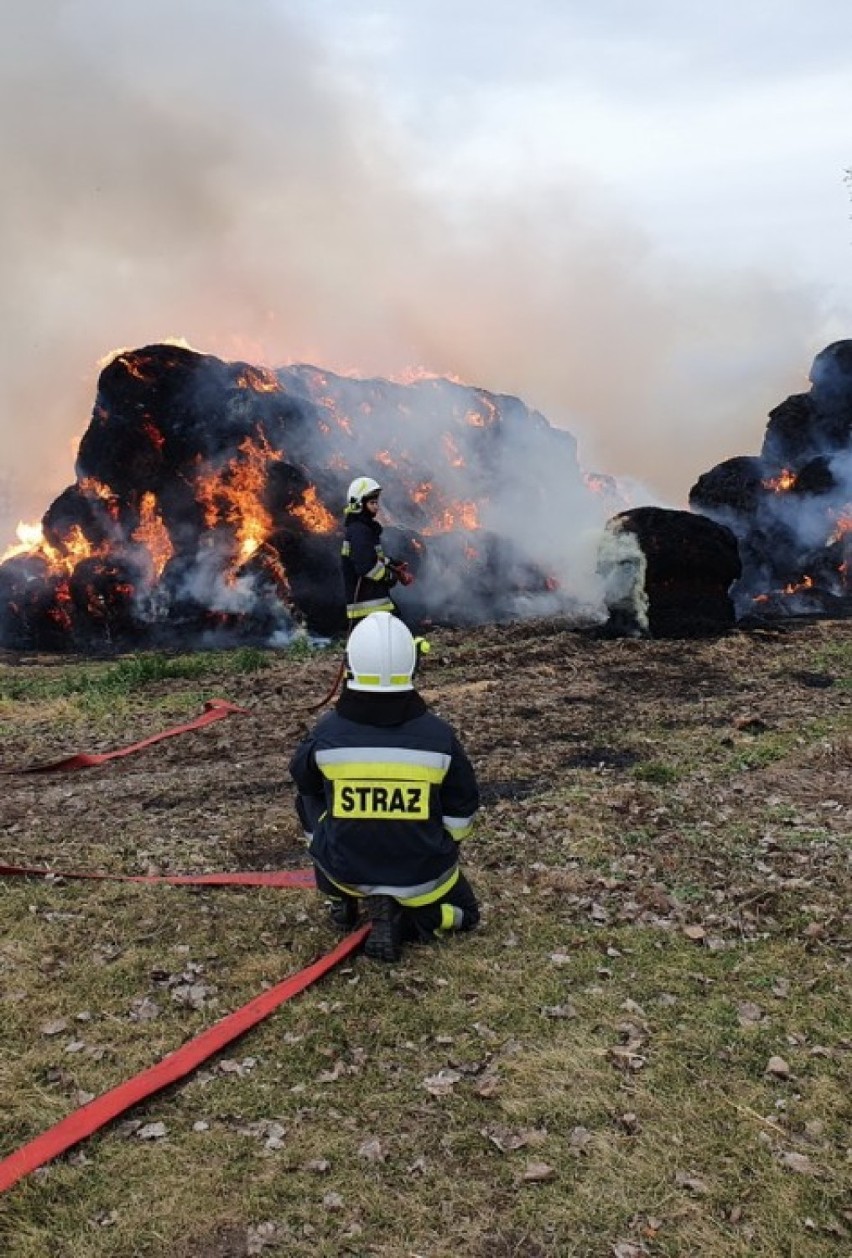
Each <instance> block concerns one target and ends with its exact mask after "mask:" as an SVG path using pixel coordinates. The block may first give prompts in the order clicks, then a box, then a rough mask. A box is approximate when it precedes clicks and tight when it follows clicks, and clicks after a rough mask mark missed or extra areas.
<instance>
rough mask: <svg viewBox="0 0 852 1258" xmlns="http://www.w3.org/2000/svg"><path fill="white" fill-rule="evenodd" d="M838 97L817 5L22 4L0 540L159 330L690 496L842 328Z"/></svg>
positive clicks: (842, 117) (11, 49)
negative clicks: (359, 381)
mask: <svg viewBox="0 0 852 1258" xmlns="http://www.w3.org/2000/svg"><path fill="white" fill-rule="evenodd" d="M850 117H852V8H850V9H847V6H846V5H845V4H841V3H837V4H832V3H827V2H826V0H813V2H812V3H811V4H809V5H808V6H807V9H806V7H805V6H804V5H801V4H798V3H795V4H794V3H781V4H771V5H770V4H769V3H766V4H758V3H755V2H754V0H745V2H744V3H737V4H733V3H724V4H723V3H719V4H716V5H714V6H712V9H711V7H710V6H706V5H703V4H701V5H699V4H688V5H687V4H675V3H662V2H658V3H646V4H634V3H628V2H627V0H624V2H622V3H615V2H614V0H596V2H595V3H592V2H591V0H590V2H589V3H583V4H579V3H571V2H570V0H552V2H550V3H548V2H546V0H529V3H527V4H525V5H518V4H511V5H510V4H508V3H495V2H492V3H488V4H486V3H484V2H481V3H480V2H477V3H464V2H462V3H455V4H450V3H445V0H433V2H431V3H430V2H426V3H419V4H416V3H411V2H410V0H398V2H397V3H394V4H373V5H371V4H364V3H361V2H360V0H145V2H144V3H140V4H130V3H124V2H123V0H122V2H120V3H119V2H117V0H6V3H5V4H4V38H3V40H2V42H0V161H2V169H3V175H4V197H3V199H2V201H0V262H2V268H3V276H4V283H3V285H2V288H0V332H1V333H2V335H0V549H2V545H3V543H4V541H5V537H4V532H8V531H9V530H10V529H11V527H12V526H13V524H14V520H15V519H17V517H18V516H24V517H26V518H30V519H31V518H34V517H37V516H39V515H40V514H41V513H42V511H43V510H44V509H45V507H46V506H47V505H48V502H49V500H50V498H51V497H52V496H53V495H55V494H56V493H57V492H59V490H61V489H62V488H63V487H64V485H66V484H67V483H69V481H70V480H71V479H72V477H73V449H74V446H75V443H76V441H77V440H78V439H79V437H80V435H81V434H82V431H83V430H84V428H85V426H86V424H87V423H88V418H89V413H90V409H91V405H92V400H93V396H94V387H95V382H96V380H97V372H98V360H99V359H101V358H102V357H103V356H105V355H107V354H108V353H109V352H110V351H111V350H113V349H115V348H118V347H121V346H132V345H140V344H144V343H147V342H150V341H153V340H160V339H163V338H166V337H170V336H182V337H185V338H186V339H187V340H188V341H189V342H190V343H191V344H193V345H194V346H196V347H197V348H199V349H203V350H208V351H210V352H213V353H219V354H222V355H223V356H226V357H246V358H249V359H252V360H254V361H258V362H266V363H270V364H272V365H275V364H280V363H285V362H288V361H298V360H302V361H313V362H316V363H318V364H319V365H320V366H323V365H324V366H328V367H330V368H333V369H338V370H356V371H362V372H364V373H367V374H380V373H384V374H393V373H397V372H401V371H403V370H404V369H406V368H408V367H422V368H426V369H429V370H432V371H436V372H446V373H451V374H454V375H456V376H459V377H460V378H462V379H464V380H467V381H468V382H470V383H471V384H476V385H481V386H483V387H485V388H491V389H494V390H495V391H506V392H512V393H516V394H519V395H520V396H522V397H523V398H524V400H525V401H527V402H528V403H529V404H530V405H533V406H537V407H539V408H540V409H541V410H543V411H544V413H545V414H546V415H547V416H548V418H550V419H551V420H552V421H553V422H555V423H559V424H562V425H564V426H566V427H569V428H570V429H571V430H572V431H573V432H574V433H575V434H576V435H577V437H578V439H579V442H580V452H581V457H583V459H584V461H585V463H586V465H587V466H589V467H596V468H598V469H599V470H602V471H609V472H612V473H614V474H616V475H621V476H632V477H635V478H637V479H639V480H640V481H642V482H643V483H644V485H645V486H646V487H647V492H648V494H649V495H654V496H657V497H658V498H660V499H662V500H664V501H671V502H682V501H683V499H684V498H685V495H686V492H687V490H688V488H689V485H690V484H691V483H692V482H693V481H694V480H695V479H696V478H697V476H698V475H699V474H700V473H701V472H702V471H704V470H706V469H707V468H708V467H709V466H711V465H712V464H713V463H714V462H716V461H718V460H719V459H721V458H724V457H727V456H728V455H730V454H734V453H743V452H749V451H751V450H753V449H754V448H755V447H756V446H759V443H760V438H761V435H762V431H763V427H764V425H765V420H766V411H767V410H768V409H769V408H770V407H771V406H773V405H775V404H776V403H777V402H778V401H780V400H781V399H782V398H783V397H784V396H785V395H786V394H787V393H788V392H791V391H793V390H794V389H796V388H799V387H802V385H803V383H804V378H805V375H806V373H807V369H808V367H809V365H810V361H811V359H812V358H813V356H814V354H815V353H816V352H817V351H818V350H819V349H821V348H822V347H823V346H824V345H825V344H826V343H827V342H828V341H829V340H831V339H835V338H837V337H840V336H847V335H852V277H850V261H851V260H852V255H850V249H852V222H850V201H849V195H848V188H847V187H846V185H845V184H844V180H843V174H844V170H845V168H846V166H849V165H852V136H850V134H849V126H848V119H849V118H850ZM9 540H11V538H10V539H9Z"/></svg>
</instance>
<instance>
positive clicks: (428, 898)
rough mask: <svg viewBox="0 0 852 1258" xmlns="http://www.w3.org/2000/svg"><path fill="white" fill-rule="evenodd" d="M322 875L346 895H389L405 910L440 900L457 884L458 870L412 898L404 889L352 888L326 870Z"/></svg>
mask: <svg viewBox="0 0 852 1258" xmlns="http://www.w3.org/2000/svg"><path fill="white" fill-rule="evenodd" d="M323 873H324V874H325V876H326V878H328V880H329V881H330V882H333V883H334V885H335V887H338V888H339V889H340V890H341V891H345V892H346V894H347V895H358V896H363V895H389V896H392V897H393V899H394V900H398V901H399V903H400V904H403V905H405V907H406V908H412V909H413V908H418V907H419V906H420V905H423V904H432V903H433V902H434V901H435V900H440V899H441V897H442V896H445V895H446V894H447V892H448V891H450V890H451V889H452V888H453V887H454V886H455V884H456V883H457V882H458V879H459V873H460V870H459V868H458V866H456V867H455V868H454V869H453V871H452V873H451V874H449V875H448V876H447V877H446V878H442V879H441V880H440V881H438V880H437V879H436V883H437V885H432V886H431V887H429V890H427V891H421V892H420V893H419V894H418V895H412V896H406V894H405V891H406V888H405V887H392V886H389V885H385V884H384V883H382V884H375V883H374V884H371V885H370V886H367V885H366V884H364V883H362V884H361V885H360V886H353V885H351V884H350V883H347V882H340V881H339V880H338V879H337V878H332V876H331V874H330V873H329V872H328V870H327V869H324V870H323ZM426 885H427V886H428V884H426ZM412 890H416V888H412Z"/></svg>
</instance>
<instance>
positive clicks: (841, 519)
mask: <svg viewBox="0 0 852 1258" xmlns="http://www.w3.org/2000/svg"><path fill="white" fill-rule="evenodd" d="M847 533H848V534H849V535H850V537H852V508H850V512H849V515H845V514H844V515H840V516H838V517H837V520H836V526H835V529H834V532H833V533H832V534H831V536H830V537H829V539H828V544H829V546H830V545H831V544H832V542H839V541H842V540H843V538H844V537H846V535H847Z"/></svg>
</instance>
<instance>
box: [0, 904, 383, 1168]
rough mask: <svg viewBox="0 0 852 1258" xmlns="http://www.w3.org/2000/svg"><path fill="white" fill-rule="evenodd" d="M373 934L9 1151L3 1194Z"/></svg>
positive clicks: (364, 931)
mask: <svg viewBox="0 0 852 1258" xmlns="http://www.w3.org/2000/svg"><path fill="white" fill-rule="evenodd" d="M369 932H370V926H369V924H368V925H365V926H361V927H360V928H359V929H358V930H356V931H354V932H353V933H352V934H351V935H347V937H346V938H345V939H343V940H341V942H340V943H339V944H338V945H337V947H336V948H334V949H333V950H332V951H331V952H329V953H326V955H325V956H323V957H320V958H319V960H317V961H314V962H313V964H311V965H308V966H306V967H305V968H304V969H303V970H299V971H297V973H295V974H291V975H290V976H289V978H286V979H283V980H282V982H280V983H278V984H277V985H276V986H275V987H271V988H270V989H269V991H266V992H262V993H261V995H260V996H255V998H254V1000H250V1001H249V1002H248V1004H246V1005H243V1006H242V1008H240V1009H237V1010H236V1012H234V1013H231V1014H229V1015H228V1016H227V1017H225V1018H222V1020H221V1021H220V1022H216V1023H214V1025H213V1026H211V1027H208V1028H207V1030H206V1031H202V1032H201V1034H200V1035H197V1036H196V1037H195V1039H192V1040H190V1041H189V1042H188V1043H187V1044H183V1045H182V1046H181V1047H180V1048H178V1049H176V1050H175V1052H173V1053H169V1055H168V1056H167V1057H164V1058H163V1060H162V1061H160V1062H157V1064H156V1065H154V1066H151V1067H149V1068H148V1069H147V1070H143V1071H142V1073H141V1074H138V1075H135V1076H134V1077H133V1078H132V1079H127V1080H126V1081H125V1082H124V1083H120V1084H119V1085H118V1087H115V1088H112V1089H110V1091H109V1092H104V1093H103V1095H101V1096H98V1097H96V1098H95V1100H94V1101H90V1102H89V1104H88V1105H83V1106H82V1107H81V1108H80V1109H78V1110H75V1111H74V1112H73V1113H71V1114H69V1115H68V1116H67V1117H66V1118H63V1119H62V1120H61V1121H60V1122H58V1123H56V1124H55V1126H53V1127H49V1128H48V1129H47V1131H43V1132H42V1133H41V1135H40V1136H36V1138H35V1139H34V1140H31V1141H29V1143H28V1144H25V1145H22V1146H21V1148H19V1149H16V1150H15V1152H14V1153H10V1154H9V1156H8V1157H6V1158H4V1159H3V1161H2V1162H0V1192H4V1191H5V1190H6V1189H7V1188H11V1187H12V1185H13V1184H16V1183H17V1182H18V1180H19V1179H22V1178H23V1177H24V1175H29V1173H30V1171H34V1170H36V1168H37V1167H39V1166H43V1165H44V1163H45V1162H49V1161H51V1159H53V1158H55V1157H58V1156H59V1155H60V1153H65V1152H66V1150H67V1149H70V1148H72V1146H73V1145H75V1144H78V1143H79V1142H80V1141H81V1140H85V1139H86V1137H87V1136H91V1135H92V1133H93V1132H95V1131H98V1130H99V1129H100V1128H101V1127H104V1126H105V1125H106V1124H107V1123H108V1122H111V1121H112V1119H114V1118H117V1117H118V1115H119V1114H123V1113H124V1112H125V1110H128V1109H130V1108H131V1106H133V1105H138V1104H139V1102H140V1101H143V1100H145V1098H146V1097H149V1096H152V1095H153V1094H154V1093H155V1092H160V1091H162V1089H163V1088H167V1087H168V1086H169V1085H170V1084H172V1083H176V1082H177V1080H178V1079H183V1078H184V1077H185V1076H186V1075H188V1074H190V1073H191V1071H193V1070H195V1068H196V1067H197V1066H199V1065H200V1064H201V1063H202V1062H203V1061H206V1060H207V1058H208V1057H212V1055H213V1054H214V1053H218V1052H219V1050H220V1049H222V1048H224V1047H225V1045H226V1044H230V1043H231V1041H232V1040H235V1039H236V1038H237V1036H240V1035H242V1034H243V1033H244V1032H245V1031H248V1030H249V1029H250V1028H251V1027H253V1026H256V1025H257V1023H258V1022H261V1021H262V1020H263V1019H264V1018H266V1017H268V1016H269V1014H271V1013H272V1012H273V1010H275V1009H277V1008H278V1006H279V1005H281V1004H283V1003H284V1001H285V1000H289V999H290V998H291V996H296V995H298V993H299V992H302V991H304V990H305V988H306V987H310V985H311V984H312V983H315V982H316V981H317V979H319V978H322V976H323V975H324V974H326V973H328V971H329V970H331V969H333V968H334V966H335V965H337V963H338V962H339V961H343V960H344V958H346V957H348V956H349V955H350V954H351V953H353V952H354V951H355V950H356V949H357V948H358V947H360V945H361V943H362V942H363V941H364V939H366V937H367V935H368V934H369Z"/></svg>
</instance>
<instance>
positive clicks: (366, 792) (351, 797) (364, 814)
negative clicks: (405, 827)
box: [331, 780, 429, 821]
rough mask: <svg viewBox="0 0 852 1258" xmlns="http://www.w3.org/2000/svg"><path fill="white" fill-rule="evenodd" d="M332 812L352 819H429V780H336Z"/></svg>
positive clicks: (337, 815) (334, 814) (336, 815)
mask: <svg viewBox="0 0 852 1258" xmlns="http://www.w3.org/2000/svg"><path fill="white" fill-rule="evenodd" d="M331 811H332V815H333V816H335V817H341V818H344V819H345V818H348V819H349V820H350V821H362V820H371V821H375V820H379V819H383V820H385V821H425V820H426V818H427V817H428V816H429V784H428V782H363V781H354V780H353V781H349V782H344V781H339V780H338V781H336V782H335V783H334V803H333V806H332V810H331Z"/></svg>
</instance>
